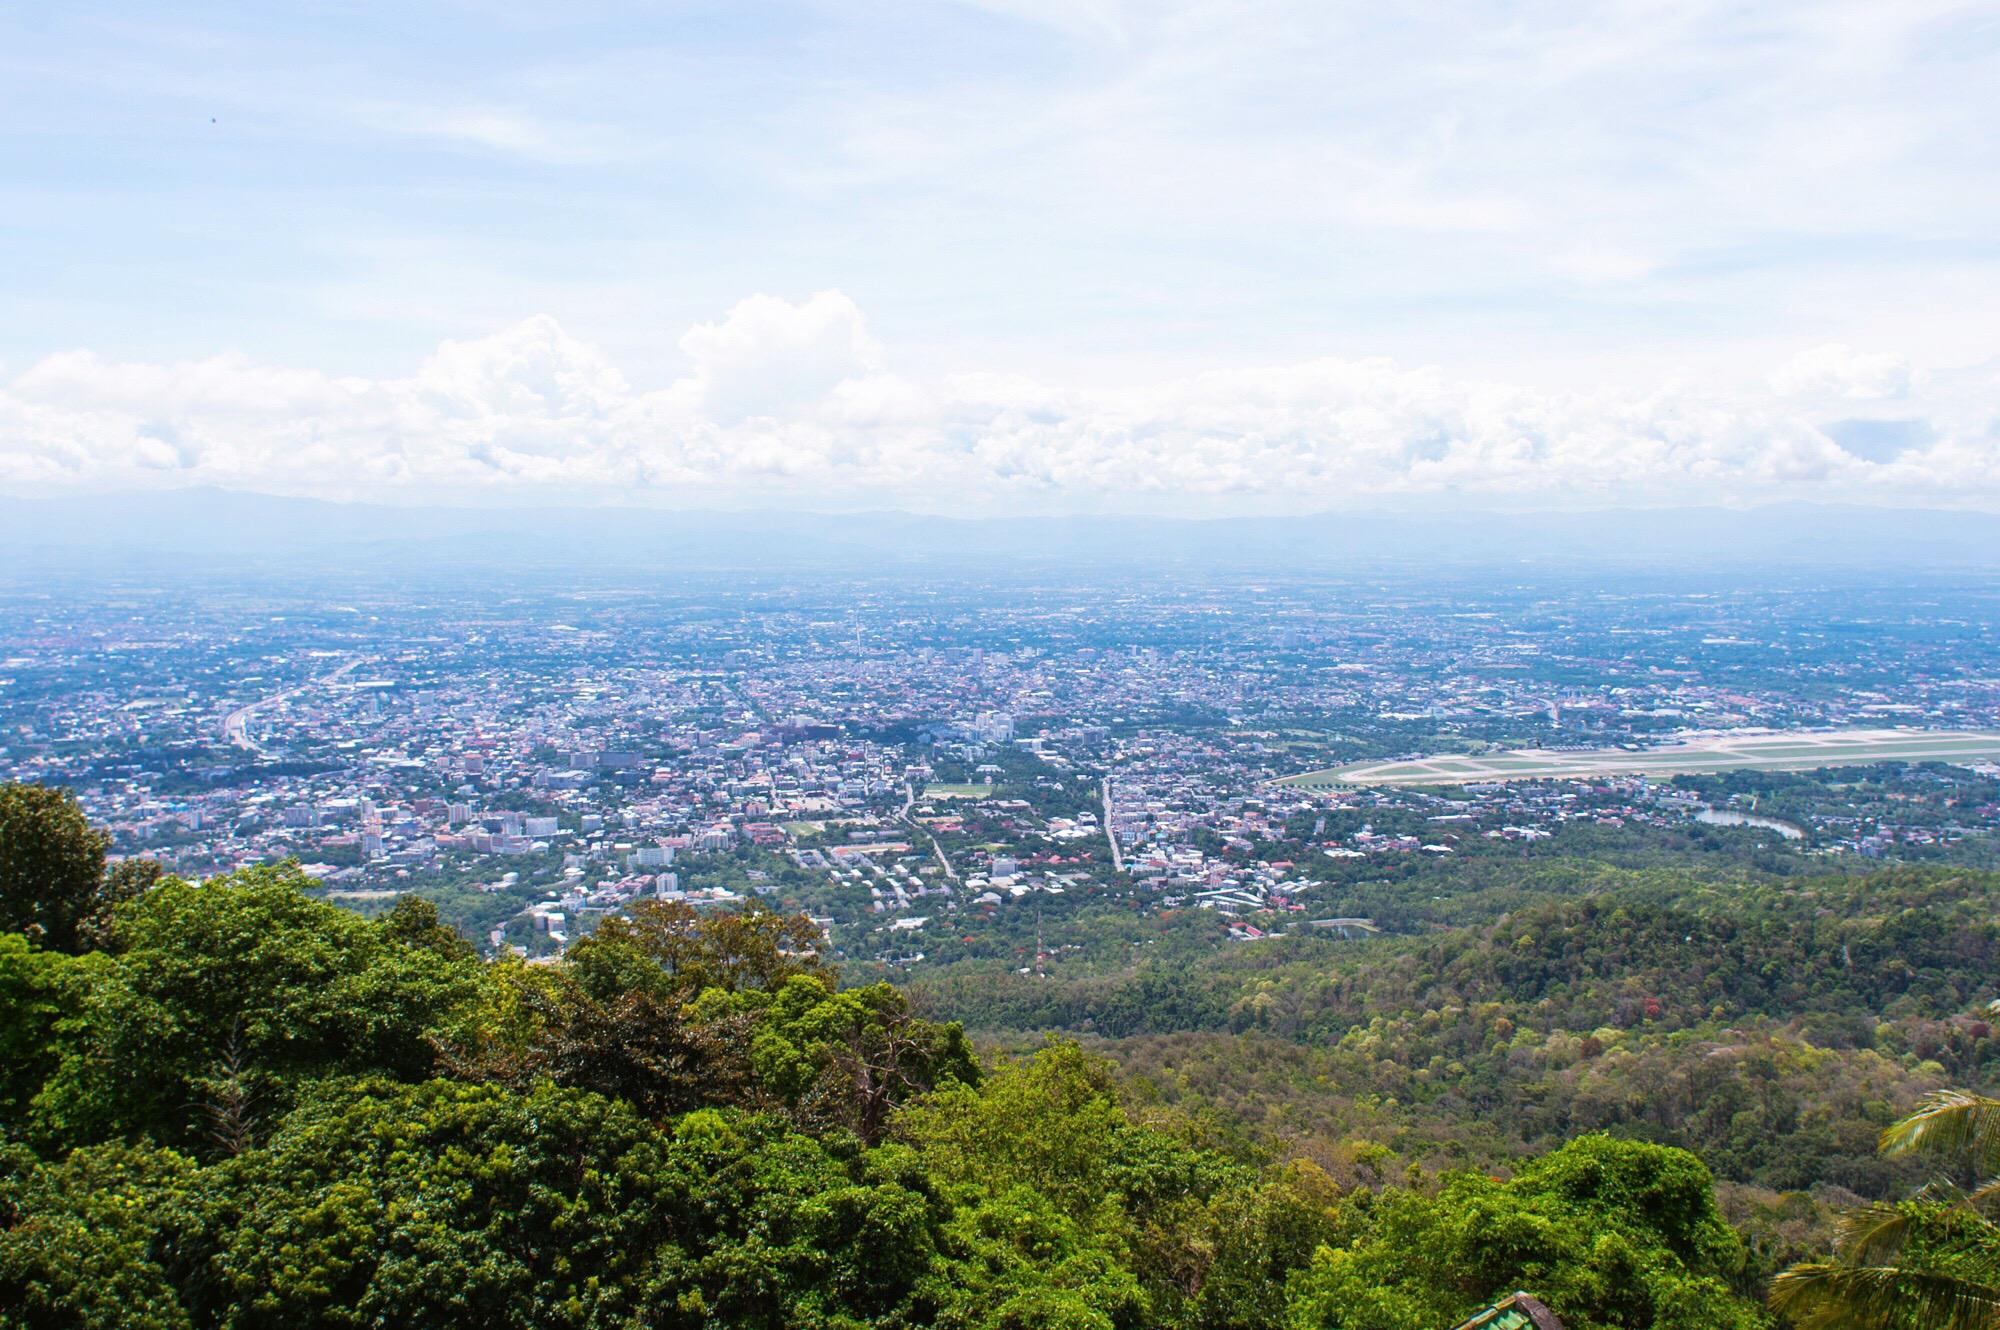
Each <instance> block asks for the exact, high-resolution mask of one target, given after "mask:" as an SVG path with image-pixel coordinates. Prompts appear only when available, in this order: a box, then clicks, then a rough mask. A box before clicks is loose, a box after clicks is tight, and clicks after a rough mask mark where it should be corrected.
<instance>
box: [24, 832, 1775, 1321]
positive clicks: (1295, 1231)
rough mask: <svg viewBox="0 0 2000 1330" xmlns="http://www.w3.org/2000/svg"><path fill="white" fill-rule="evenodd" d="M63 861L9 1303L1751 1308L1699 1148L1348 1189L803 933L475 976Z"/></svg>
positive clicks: (685, 942) (1754, 1307)
mask: <svg viewBox="0 0 2000 1330" xmlns="http://www.w3.org/2000/svg"><path fill="white" fill-rule="evenodd" d="M23 844H24V841H23V838H22V837H20V836H15V837H14V838H13V839H12V840H11V841H10V842H9V849H10V850H12V851H20V850H21V849H22V847H23ZM74 844H75V845H80V846H81V847H82V848H83V850H84V851H85V858H86V860H87V858H88V853H87V852H88V849H89V844H90V843H89V842H88V840H87V839H85V840H83V841H77V842H74ZM30 848H36V847H30ZM63 848H64V847H63V844H62V843H58V842H45V843H43V844H41V845H40V846H39V847H38V848H37V852H36V853H31V854H26V855H23V854H20V853H13V854H10V855H9V856H8V857H7V859H6V863H5V865H4V867H5V880H4V882H0V888H4V891H5V893H6V897H7V905H8V908H9V919H10V920H11V921H13V922H14V923H15V926H16V927H17V928H18V929H20V930H21V931H17V932H14V933H11V934H7V935H4V936H0V1032H4V1035H5V1039H6V1047H5V1053H6V1056H5V1059H4V1062H0V1113H4V1124H5V1138H6V1143H5V1145H4V1147H0V1323H4V1324H8V1325H17V1326H34V1327H44V1326H50V1327H53V1326H78V1327H82V1326H91V1327H97V1326H103V1327H111V1326H143V1327H159V1328H161V1330H166V1328H169V1327H208V1326H232V1327H235V1326H240V1327H251V1326H270V1327H278V1326H283V1327H288V1328H291V1327H310V1326H326V1327H335V1326H341V1327H354V1326H388V1325H394V1326H412V1327H415V1326H438V1327H444V1326H520V1327H530V1326H533V1327H560V1326H578V1327H581V1326H605V1327H611V1326H618V1327H642V1326H645V1327H651V1326H660V1327H666V1326H695V1325H731V1326H774V1327H775V1326H801V1327H804V1326H824V1327H837V1326H861V1325H887V1326H896V1325H903V1326H924V1325H935V1326H954V1327H1020V1328H1023V1330H1025V1328H1026V1327H1050V1328H1055V1327H1062V1328H1064V1330H1070V1328H1075V1330H1084V1328H1086V1327H1134V1328H1136V1327H1142V1326H1186V1327H1216V1328H1217V1330H1220V1328H1222V1327H1244V1328H1245V1330H1248V1328H1249V1327H1262V1326H1272V1325H1290V1326H1298V1327H1307V1326H1352V1327H1380V1328H1381V1330H1426V1328H1427V1327H1433V1326H1440V1327H1441V1326H1447V1325H1450V1324H1452V1323H1454V1322H1455V1321H1456V1320H1457V1319H1458V1318H1459V1317H1461V1316H1463V1315H1464V1314H1466V1313H1467V1312H1469V1311H1471V1310H1473V1309H1476V1308H1477V1307H1479V1306H1481V1305H1483V1304H1484V1303H1485V1302H1487V1301H1489V1300H1490V1299H1492V1298H1494V1297H1496V1296H1499V1295H1502V1294H1505V1293H1508V1292H1511V1291H1512V1290H1513V1289H1515V1288H1517V1287H1525V1288H1532V1289H1534V1290H1536V1291H1537V1292H1539V1293H1540V1294H1541V1295H1542V1296H1543V1297H1545V1298H1546V1299H1547V1300H1548V1301H1549V1302H1550V1303H1551V1304H1552V1305H1553V1306H1555V1307H1556V1308H1557V1309H1558V1311H1559V1312H1560V1314H1561V1315H1562V1316H1563V1317H1564V1318H1565V1319H1566V1321H1567V1323H1568V1324H1569V1325H1571V1326H1573V1327H1579V1328H1580V1330H1592V1328H1593V1327H1612V1326H1621V1327H1640V1326H1654V1325H1657V1326H1663V1327H1686V1328H1687V1330H1696V1328H1697V1327H1716V1326H1723V1327H1727V1326H1732V1325H1734V1326H1753V1325H1759V1324H1763V1323H1764V1321H1765V1314H1764V1313H1763V1312H1762V1311H1761V1310H1760V1309H1759V1295H1760V1292H1761V1289H1760V1286H1759V1278H1758V1271H1757V1270H1756V1268H1755V1267H1754V1266H1753V1265H1752V1263H1750V1262H1749V1261H1748V1260H1747V1259H1746V1253H1745V1249H1744V1246H1743V1244H1742V1242H1741V1240H1740V1239H1739V1237H1738V1235H1737V1234H1736V1233H1735V1232H1733V1231H1732V1230H1731V1229H1730V1228H1729V1226H1728V1225H1727V1224H1726V1223H1725V1222H1723V1220H1722V1219H1721V1218H1720V1216H1719V1214H1718V1211H1717V1209H1716V1205H1715V1200H1714V1196H1713V1193H1712V1190H1711V1186H1710V1178H1709V1174H1708V1172H1707V1170H1706V1169H1705V1168H1704V1166H1703V1165H1702V1163H1701V1162H1700V1161H1699V1160H1698V1159H1697V1158H1695V1157H1694V1156H1692V1155H1690V1154H1687V1153H1685V1152H1682V1151H1678V1150H1673V1149H1668V1148H1663V1147H1659V1146H1655V1145H1649V1144H1642V1143H1633V1142H1623V1141H1618V1140H1614V1139H1611V1138H1608V1137H1604V1136H1586V1137H1582V1138H1579V1139H1577V1140H1575V1141H1572V1142H1570V1143H1568V1144H1565V1145H1563V1146H1561V1147H1560V1148H1558V1149H1555V1150H1552V1151H1550V1152H1548V1153H1546V1154H1544V1155H1542V1156H1541V1157H1539V1158H1536V1159H1533V1160H1527V1161H1523V1163H1522V1164H1521V1166H1520V1167H1519V1168H1518V1169H1517V1170H1514V1171H1513V1172H1512V1175H1511V1177H1509V1178H1506V1179H1505V1180H1502V1179H1499V1178H1495V1177H1491V1176H1488V1175H1487V1174H1486V1173H1484V1172H1480V1171H1476V1170H1474V1171H1464V1172H1452V1171H1445V1172H1441V1173H1430V1172H1412V1173H1410V1174H1409V1175H1408V1176H1405V1177H1402V1178H1399V1179H1396V1180H1395V1184H1394V1185H1378V1186H1372V1187H1360V1186H1355V1185H1352V1184H1351V1183H1345V1182H1343V1181H1341V1180H1339V1179H1337V1178H1335V1177H1333V1176H1331V1175H1330V1174H1329V1173H1328V1172H1327V1171H1326V1170H1325V1169H1323V1168H1321V1167H1320V1166H1318V1165H1317V1164H1315V1163H1313V1162H1311V1161H1310V1160H1308V1159H1303V1158H1297V1157H1292V1156H1290V1155H1288V1153H1287V1152H1285V1151H1283V1150H1280V1149H1275V1148H1272V1146H1271V1145H1270V1144H1268V1143H1265V1142H1260V1141H1257V1140H1253V1139H1251V1138H1249V1137H1246V1136H1244V1135H1241V1134H1236V1133H1231V1132H1228V1131H1220V1130H1218V1129H1217V1126H1216V1124H1215V1123H1214V1122H1213V1121H1212V1120H1211V1119H1210V1118H1209V1117H1208V1116H1207V1115H1205V1114H1200V1113H1189V1112H1184V1111H1180V1110H1178V1109H1175V1108H1173V1107H1170V1106H1167V1105H1164V1104H1162V1103H1159V1102H1157V1101H1155V1102H1148V1099H1147V1097H1145V1096H1140V1097H1134V1096H1131V1095H1128V1094H1126V1093H1124V1092H1123V1091H1122V1090H1121V1087H1120V1085H1119V1083H1118V1081H1117V1079H1116V1077H1115V1076H1114V1074H1113V1071H1112V1068H1111V1067H1110V1065H1109V1064H1108V1063H1106V1062H1104V1061H1102V1060H1101V1059H1098V1058H1096V1057H1093V1056H1091V1055H1089V1054H1088V1053H1086V1052H1085V1051H1084V1050H1083V1049H1082V1048H1080V1047H1079V1046H1078V1045H1076V1044H1075V1043H1070V1042H1061V1041H1057V1042H1051V1043H1047V1044H1045V1045H1043V1046H1041V1047H1039V1048H1037V1049H1035V1050H1033V1051H1032V1052H1031V1053H1029V1054H1028V1055H1026V1056H1024V1057H1021V1058H1018V1059H1007V1060H1001V1061H997V1062H992V1063H986V1064H982V1061H981V1059H980V1058H978V1057H977V1056H975V1055H974V1053H973V1051H972V1049H971V1047H970V1046H969V1044H968V1042H967V1040H966V1038H965V1036H964V1034H963V1032H962V1030H961V1028H960V1026H959V1025H957V1024H956V1023H950V1022H940V1021H934V1020H929V1019H924V1018H921V1017H918V1016H914V1015H912V1014H911V1012H910V1011H909V1009H908V1004H907V1002H906V1000H905V998H904V995H903V994H902V993H901V992H900V991H899V990H897V989H896V988H894V987H891V986H889V985H887V984H879V983H877V984H870V985H865V986H861V987H852V988H843V987H841V985H840V984H839V982H838V980H837V977H836V976H835V974H834V973H833V972H832V971H831V970H830V969H829V968H827V966H826V965H825V964H824V963H823V962H822V959H821V957H820V956H819V954H818V946H819V943H820V938H819V935H818V933H817V930H816V929H814V928H813V927H812V926H811V925H809V924H807V923H806V922H805V921H804V920H803V919H799V918H790V917H785V916H781V915H777V914H772V913H768V912H764V911H760V910H755V909H752V910H750V911H748V912H744V913H723V914H714V915H707V916H698V915H696V914H695V913H694V912H692V911H690V910H687V909H685V908H682V907H673V906H664V905H652V906H645V907H641V908H639V909H636V910H635V911H634V912H633V914H632V917H631V918H630V919H628V920H620V921H615V922H612V923H610V924H607V925H606V926H605V927H604V928H602V929H600V930H599V931H598V932H597V933H596V934H595V935H594V936H592V937H591V938H589V939H587V940H585V941H583V942H580V943H578V944H577V945H576V946H574V947H573V948H572V949H571V952H570V955H569V958H568V959H567V961H566V962H564V963H562V964H558V965H541V966H530V965H525V964H522V963H519V962H516V961H511V960H502V961H497V962H486V961H481V960H479V959H477V958H476V957H475V956H474V955H473V954H472V952H471V951H470V949H469V948H467V947H466V946H465V944H464V943H463V942H462V941H461V940H460V939H459V938H458V937H457V936H456V935H455V934H453V933H451V932H450V931H449V930H446V929H444V928H441V927H440V926H439V925H438V923H437V920H436V917H435V915H434V913H433V912H432V911H431V910H430V908H429V907H428V906H425V905H423V904H422V903H420V902H418V901H416V900H414V899H406V900H404V901H403V902H401V903H400V904H399V905H398V906H397V908H395V909H394V910H393V911H391V912H389V913H387V914H386V915H383V916H381V917H379V918H375V919H364V918H362V917H360V916H358V915H355V914H353V913H350V912H348V911H345V910H343V909H340V908H338V907H336V906H333V905H329V904H326V903H323V902H320V901H316V900H313V899H311V898H310V897H309V896H308V895H307V894H306V888H307V885H308V884H307V882H306V881H305V880H304V879H302V878H301V877H300V876H299V875H298V874H297V873H296V872H295V871H294V870H292V869H289V868H285V867H278V868H270V869H261V870H253V871H246V872H242V873H238V874H236V875H234V876H231V877H227V878H220V879H216V880H213V881H210V882H207V883H204V884H192V883H187V882H182V881H176V880H168V881H165V882H162V883H158V884H155V885H152V886H151V888H150V889H148V890H141V889H138V888H134V887H132V886H131V884H130V883H127V884H125V886H124V887H121V888H119V889H116V890H113V889H111V887H110V885H109V879H100V880H99V881H97V882H95V883H93V882H92V881H91V880H90V877H89V873H88V872H87V871H69V872H68V875H67V876H66V877H60V875H58V877H60V880H58V877H52V876H51V872H52V865H57V864H59V863H60V861H61V860H62V858H63ZM24 867H25V868H32V870H33V871H32V872H26V873H25V874H24V871H23V870H24ZM78 867H79V866H78V865H77V864H74V863H72V864H71V865H70V869H71V870H75V869H77V868H78ZM81 868H82V869H84V870H87V869H89V868H90V865H89V863H88V862H84V863H83V864H82V865H81ZM98 869H99V871H100V872H101V865H98ZM52 884H53V885H54V886H56V887H61V888H62V892H64V893H66V894H60V893H59V894H54V895H51V894H49V892H50V888H51V885H52ZM37 893H42V894H41V895H39V896H38V895H37ZM52 922H60V923H62V924H63V925H64V927H62V928H61V929H51V927H50V926H49V925H50V924H51V923H52ZM1156 1099H1157V1097H1155V1100H1156Z"/></svg>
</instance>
